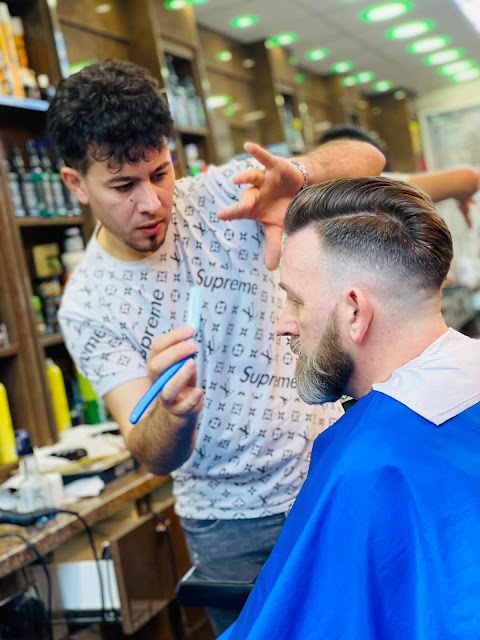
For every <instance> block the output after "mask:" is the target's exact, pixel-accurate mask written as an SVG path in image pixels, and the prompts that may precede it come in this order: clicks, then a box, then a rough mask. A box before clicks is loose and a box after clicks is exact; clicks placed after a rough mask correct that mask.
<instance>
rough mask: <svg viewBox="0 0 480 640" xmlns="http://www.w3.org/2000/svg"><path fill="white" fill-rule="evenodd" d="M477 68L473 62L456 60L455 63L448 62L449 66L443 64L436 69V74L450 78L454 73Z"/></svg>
mask: <svg viewBox="0 0 480 640" xmlns="http://www.w3.org/2000/svg"><path fill="white" fill-rule="evenodd" d="M476 66H477V63H476V62H475V60H457V62H450V64H444V65H443V66H442V67H440V68H439V69H438V73H440V74H441V75H442V76H451V75H452V74H454V73H461V72H462V71H468V69H473V68H474V67H476Z"/></svg>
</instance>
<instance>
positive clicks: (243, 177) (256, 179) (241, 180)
mask: <svg viewBox="0 0 480 640" xmlns="http://www.w3.org/2000/svg"><path fill="white" fill-rule="evenodd" d="M232 180H233V182H234V183H235V184H236V185H241V184H250V185H253V186H254V187H259V188H260V187H261V186H262V184H263V183H264V182H265V171H264V169H257V168H255V167H249V168H248V169H245V170H244V171H240V173H237V174H236V175H234V176H233V178H232Z"/></svg>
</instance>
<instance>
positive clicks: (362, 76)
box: [355, 71, 375, 84]
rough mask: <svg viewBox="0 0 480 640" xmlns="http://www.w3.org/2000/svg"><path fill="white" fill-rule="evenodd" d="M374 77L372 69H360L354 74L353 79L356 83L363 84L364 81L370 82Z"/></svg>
mask: <svg viewBox="0 0 480 640" xmlns="http://www.w3.org/2000/svg"><path fill="white" fill-rule="evenodd" d="M374 78H375V74H374V73H373V71H361V72H360V73H356V74H355V80H356V81H357V84H365V82H371V81H372V80H373V79H374Z"/></svg>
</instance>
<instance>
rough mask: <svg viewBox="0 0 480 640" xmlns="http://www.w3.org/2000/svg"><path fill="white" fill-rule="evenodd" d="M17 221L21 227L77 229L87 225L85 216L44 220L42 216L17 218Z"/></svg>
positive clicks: (56, 217)
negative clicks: (81, 225) (79, 226)
mask: <svg viewBox="0 0 480 640" xmlns="http://www.w3.org/2000/svg"><path fill="white" fill-rule="evenodd" d="M15 221H16V223H17V225H18V226H19V227H60V226H65V227H75V226H76V225H80V224H84V223H85V216H53V217H51V218H42V217H41V216H38V217H36V216H34V217H32V216H25V217H24V218H19V217H16V218H15Z"/></svg>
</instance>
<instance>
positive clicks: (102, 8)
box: [95, 2, 112, 14]
mask: <svg viewBox="0 0 480 640" xmlns="http://www.w3.org/2000/svg"><path fill="white" fill-rule="evenodd" d="M111 10H112V5H111V4H109V3H108V2H103V3H102V4H97V6H96V7H95V13H99V14H102V13H108V12H109V11H111Z"/></svg>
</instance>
